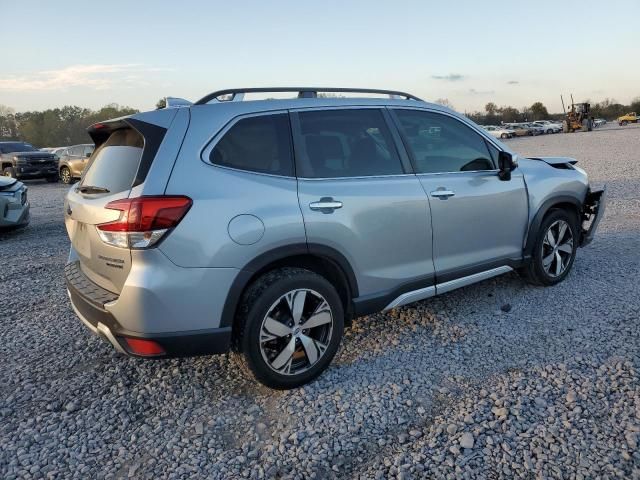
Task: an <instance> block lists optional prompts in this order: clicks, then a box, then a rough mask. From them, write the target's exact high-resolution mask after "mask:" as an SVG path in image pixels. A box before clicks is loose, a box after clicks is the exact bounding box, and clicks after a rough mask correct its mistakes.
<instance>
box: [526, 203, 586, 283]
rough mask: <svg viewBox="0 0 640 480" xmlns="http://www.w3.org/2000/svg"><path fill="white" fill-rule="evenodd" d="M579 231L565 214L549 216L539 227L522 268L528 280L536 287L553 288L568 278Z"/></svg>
mask: <svg viewBox="0 0 640 480" xmlns="http://www.w3.org/2000/svg"><path fill="white" fill-rule="evenodd" d="M577 247H578V227H577V223H576V219H575V218H574V215H571V214H570V213H568V212H567V211H565V210H555V211H553V212H551V213H550V214H549V215H547V217H546V218H545V219H544V221H543V222H542V225H540V230H539V231H538V236H537V237H536V242H535V245H534V251H533V255H532V258H531V261H530V262H529V264H528V265H527V266H526V267H525V268H524V273H525V276H526V277H527V279H528V280H529V281H530V282H531V283H534V284H537V285H554V284H556V283H559V282H561V281H562V280H564V279H565V277H566V276H567V275H568V273H569V271H570V270H571V267H572V266H573V262H574V260H575V257H576V250H577Z"/></svg>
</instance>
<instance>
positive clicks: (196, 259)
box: [159, 102, 306, 268]
mask: <svg viewBox="0 0 640 480" xmlns="http://www.w3.org/2000/svg"><path fill="white" fill-rule="evenodd" d="M221 107H222V108H221ZM228 107H229V108H233V109H238V112H237V113H238V114H242V113H245V112H243V111H242V109H243V108H247V107H246V106H244V105H242V102H238V103H237V104H235V105H229V106H228ZM228 107H227V105H202V106H198V107H193V108H191V109H190V111H191V122H190V127H189V129H188V131H187V134H186V136H185V139H184V142H183V145H182V149H181V150H180V154H179V156H178V159H177V161H176V164H175V166H174V168H173V171H172V173H171V177H170V179H169V182H168V184H167V188H166V193H167V194H168V195H188V196H189V197H191V198H192V200H193V206H192V207H191V209H190V210H189V212H188V213H187V215H186V216H185V218H184V219H183V220H182V221H181V222H180V224H179V225H178V227H176V229H175V230H174V231H173V232H171V234H170V235H169V237H168V238H167V239H166V240H165V241H163V242H162V244H161V245H160V247H159V248H160V249H161V250H162V252H163V253H165V254H166V255H167V257H169V258H170V259H171V261H172V262H174V263H176V264H177V265H179V266H182V267H216V268H243V267H245V266H246V265H247V264H248V263H249V262H250V261H251V260H252V259H254V258H255V257H257V256H258V255H260V254H262V253H265V252H267V251H270V250H273V249H275V248H278V247H282V246H286V245H291V244H295V243H298V244H300V243H302V244H304V243H305V242H306V236H305V230H304V223H303V220H302V212H301V211H300V207H299V205H298V195H297V181H296V179H295V178H290V177H278V176H272V175H263V174H257V173H251V172H244V171H239V170H234V169H228V168H223V167H217V166H214V165H210V164H208V163H205V162H204V161H203V160H202V159H201V154H202V150H203V148H204V147H205V146H206V145H207V144H208V143H209V141H210V140H211V139H212V138H213V137H214V136H215V134H216V133H217V132H218V131H219V130H220V129H221V128H222V127H223V126H224V125H226V123H228V122H229V121H230V120H231V119H232V118H233V117H235V116H236V115H235V114H234V113H235V112H229V111H228V110H229V108H228ZM239 215H245V216H246V217H243V218H244V219H246V220H247V222H246V223H245V222H243V221H240V222H238V225H245V224H249V225H250V228H253V227H252V226H257V229H258V230H259V229H261V228H262V229H263V232H262V233H261V234H260V232H259V231H258V232H246V233H247V235H248V236H254V237H255V238H257V237H260V238H259V239H258V240H257V241H254V242H253V243H251V244H240V243H237V242H236V241H234V240H232V239H231V237H230V235H229V224H230V222H231V221H232V220H234V219H236V217H238V216H239ZM255 219H259V220H255ZM234 222H235V220H234ZM260 223H262V225H263V227H260Z"/></svg>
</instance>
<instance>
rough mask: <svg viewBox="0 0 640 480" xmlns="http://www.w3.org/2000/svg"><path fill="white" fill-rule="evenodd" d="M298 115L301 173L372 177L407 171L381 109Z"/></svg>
mask: <svg viewBox="0 0 640 480" xmlns="http://www.w3.org/2000/svg"><path fill="white" fill-rule="evenodd" d="M297 115H298V121H299V124H300V135H299V138H298V140H299V145H300V150H301V151H300V152H298V153H299V155H298V156H297V157H296V160H297V162H298V164H297V165H298V176H299V177H304V178H340V177H370V176H384V175H400V174H403V173H404V171H403V168H402V164H401V163H400V158H399V157H398V153H397V152H396V149H395V145H394V143H393V139H392V137H391V133H390V131H389V128H388V127H387V124H386V122H385V119H384V116H383V115H382V112H381V111H380V110H378V109H340V110H317V111H304V112H300V113H298V114H297Z"/></svg>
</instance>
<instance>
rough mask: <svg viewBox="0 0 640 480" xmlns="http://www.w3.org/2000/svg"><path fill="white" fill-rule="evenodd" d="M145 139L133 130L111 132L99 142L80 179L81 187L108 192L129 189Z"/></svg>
mask: <svg viewBox="0 0 640 480" xmlns="http://www.w3.org/2000/svg"><path fill="white" fill-rule="evenodd" d="M143 148H144V139H143V138H142V136H141V135H140V134H139V133H138V132H136V131H135V130H133V129H130V128H124V129H120V130H116V131H114V132H113V133H112V134H111V136H110V137H109V138H108V139H107V141H106V142H105V143H103V144H102V145H100V147H99V148H98V149H97V150H96V152H95V154H94V155H93V157H92V160H91V163H90V164H89V167H88V168H87V171H86V172H85V175H84V178H83V180H82V185H83V186H92V187H102V188H106V189H107V190H109V192H111V193H114V192H122V191H125V190H129V189H130V188H131V186H132V185H133V181H134V179H135V177H136V172H137V171H138V166H139V165H140V159H141V158H142V149H143Z"/></svg>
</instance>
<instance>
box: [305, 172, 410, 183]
mask: <svg viewBox="0 0 640 480" xmlns="http://www.w3.org/2000/svg"><path fill="white" fill-rule="evenodd" d="M415 176H416V174H415V173H396V174H393V175H368V176H367V175H360V176H357V177H322V178H317V177H297V178H298V180H306V181H314V182H315V181H317V180H364V179H371V178H395V177H414V178H415Z"/></svg>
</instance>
